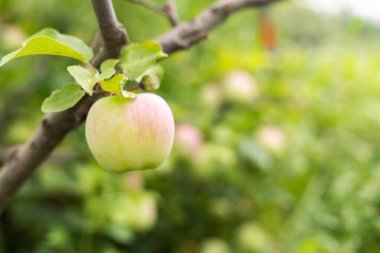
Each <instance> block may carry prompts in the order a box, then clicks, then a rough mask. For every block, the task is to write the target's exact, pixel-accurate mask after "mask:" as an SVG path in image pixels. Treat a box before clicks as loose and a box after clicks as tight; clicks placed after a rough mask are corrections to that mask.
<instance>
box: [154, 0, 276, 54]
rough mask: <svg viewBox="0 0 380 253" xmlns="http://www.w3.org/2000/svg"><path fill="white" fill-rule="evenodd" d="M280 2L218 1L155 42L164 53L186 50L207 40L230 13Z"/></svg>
mask: <svg viewBox="0 0 380 253" xmlns="http://www.w3.org/2000/svg"><path fill="white" fill-rule="evenodd" d="M277 1H280V0H219V1H217V2H216V3H215V4H213V5H211V6H210V7H208V8H207V9H205V10H204V11H203V12H201V13H200V14H199V15H198V16H197V17H196V18H195V19H194V20H192V21H190V22H187V23H183V24H180V25H179V26H177V27H175V28H174V29H173V30H171V31H169V32H167V33H165V34H163V35H162V36H160V37H159V38H156V39H155V41H156V42H158V43H159V44H160V45H161V47H162V48H163V50H164V51H165V52H166V53H172V52H174V51H177V50H180V49H187V48H189V47H190V46H192V45H193V44H195V43H197V42H199V41H201V40H203V39H205V38H207V35H208V32H209V31H210V30H212V29H213V28H215V27H216V26H217V25H219V24H220V23H222V22H223V21H224V20H226V19H227V18H228V17H229V16H230V15H231V14H232V13H234V12H236V11H238V10H241V9H243V8H247V7H254V6H264V5H267V4H270V3H273V2H277Z"/></svg>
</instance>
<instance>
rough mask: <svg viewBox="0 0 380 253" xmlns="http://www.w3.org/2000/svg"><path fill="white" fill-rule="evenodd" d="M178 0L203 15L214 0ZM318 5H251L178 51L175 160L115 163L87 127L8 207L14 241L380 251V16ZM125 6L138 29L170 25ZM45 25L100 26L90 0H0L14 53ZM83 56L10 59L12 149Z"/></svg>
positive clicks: (10, 248) (0, 27)
mask: <svg viewBox="0 0 380 253" xmlns="http://www.w3.org/2000/svg"><path fill="white" fill-rule="evenodd" d="M157 2H158V3H159V2H160V1H157ZM161 2H162V1H161ZM177 2H178V8H179V13H180V16H181V19H182V20H190V19H191V18H192V17H194V16H195V15H196V14H197V13H198V12H199V11H201V10H202V9H203V8H204V7H206V6H207V5H208V4H210V3H212V2H213V1H210V0H202V1H200V0H197V1H192V0H178V1H177ZM316 2H318V1H317V0H315V1H308V3H309V5H307V4H305V3H304V2H301V1H290V0H288V1H283V2H282V3H279V4H276V5H273V6H271V7H270V8H267V9H266V10H257V9H255V10H253V9H251V10H246V11H242V12H240V13H238V14H236V15H234V16H233V17H231V18H230V19H228V20H227V22H225V23H224V24H223V25H222V26H220V27H218V28H217V29H216V30H215V31H213V32H212V33H210V35H209V38H208V40H207V41H205V42H202V43H200V44H198V45H196V46H194V47H193V48H191V49H190V50H187V51H182V52H178V53H175V54H174V55H172V56H170V57H169V58H168V59H166V60H165V61H162V65H163V67H164V68H165V77H164V80H163V84H162V87H161V88H160V90H159V91H158V93H159V94H160V95H161V96H162V97H163V98H164V99H165V100H166V101H167V102H168V103H169V104H170V106H171V108H172V110H173V113H174V115H175V119H176V126H177V129H176V141H175V145H174V149H173V152H172V154H171V156H170V158H169V159H168V160H167V161H166V162H165V164H164V165H163V166H161V167H160V168H158V169H155V170H149V171H140V172H131V173H126V174H123V175H114V174H110V173H108V172H106V171H104V170H103V169H101V168H100V167H99V166H98V165H97V164H96V163H95V161H94V159H93V157H92V155H91V154H90V152H89V150H88V147H87V144H86V140H85V137H84V127H83V125H82V126H81V127H80V128H79V129H76V130H75V131H73V132H71V133H70V134H69V135H68V136H67V138H66V139H65V141H64V142H63V143H62V144H61V145H60V146H59V148H57V149H56V150H55V151H54V153H53V154H52V156H51V157H50V159H49V160H47V161H46V162H45V163H44V164H43V165H42V166H41V168H40V169H39V170H38V171H37V172H36V173H35V174H34V175H33V177H32V178H30V180H29V181H28V182H27V183H26V184H25V185H24V187H23V188H22V189H21V191H20V192H19V193H18V195H17V196H16V198H14V199H13V201H12V203H11V205H10V206H9V208H8V209H7V210H6V212H5V213H4V215H3V216H2V217H1V218H0V252H1V253H8V252H12V253H19V252H20V253H21V252H38V253H45V252H46V253H48V252H81V253H91V252H102V253H103V252H105V253H116V252H133V253H145V252H157V253H164V252H174V253H193V252H194V253H195V252H199V253H233V252H236V253H336V252H342V253H354V252H361V253H374V252H380V131H379V128H380V116H379V115H380V57H379V52H380V27H379V25H378V24H376V22H375V21H374V20H367V19H365V18H363V17H358V16H353V15H351V14H352V13H355V12H353V11H352V9H351V10H349V9H343V11H341V12H339V13H335V14H332V13H331V12H321V11H320V9H318V10H319V11H317V12H316V11H315V10H313V9H311V8H310V5H313V4H310V3H314V4H316ZM324 2H326V1H324ZM330 2H334V1H330ZM114 4H115V7H116V9H117V14H118V17H119V19H120V21H121V22H122V23H123V24H124V25H125V26H126V28H127V29H128V31H129V35H130V37H131V39H132V40H133V41H144V40H146V39H151V38H155V37H157V36H159V35H160V34H162V33H163V32H165V31H167V30H168V29H170V26H169V23H168V21H167V20H165V19H164V18H163V17H161V16H159V15H157V14H154V13H152V12H150V11H148V10H146V9H144V8H143V7H141V6H137V5H134V4H130V3H128V2H127V1H125V0H124V1H123V0H117V1H114ZM363 4H364V5H365V4H366V3H363ZM367 4H368V1H367ZM354 9H355V8H354ZM378 10H380V9H378ZM379 12H380V11H379ZM379 14H380V13H379ZM379 16H380V15H379ZM44 27H53V28H55V29H57V30H59V31H60V32H62V33H67V34H72V35H75V36H78V37H80V38H82V39H83V40H84V41H86V42H87V43H91V40H92V39H93V38H94V34H95V33H96V31H97V24H96V22H95V17H94V14H93V12H92V10H91V3H90V1H77V0H66V1H58V0H33V1H32V0H23V1H13V0H0V55H5V54H7V53H8V52H10V51H12V50H14V49H17V48H18V47H19V46H20V43H21V41H23V40H24V39H25V38H26V37H27V36H30V35H31V34H33V33H35V32H37V31H38V30H40V29H42V28H44ZM72 63H73V62H72V61H70V60H68V59H65V58H56V57H46V56H36V57H29V58H23V59H20V60H17V61H15V62H12V63H10V64H7V65H6V66H4V67H2V68H1V69H0V94H1V95H0V133H1V134H0V152H1V151H4V150H5V148H6V147H8V146H13V145H17V144H20V143H23V142H25V141H26V140H28V138H29V137H30V136H31V135H32V133H33V132H34V130H35V129H36V127H37V126H38V124H39V122H40V120H41V117H42V116H43V115H42V113H41V111H40V105H41V103H42V101H43V99H44V98H45V97H46V96H48V95H49V94H50V92H51V91H52V90H54V89H56V88H58V87H61V86H62V85H63V84H65V83H66V82H70V81H71V77H70V76H69V75H68V73H67V72H66V71H65V68H66V67H67V66H68V65H69V64H72ZM0 163H1V162H0Z"/></svg>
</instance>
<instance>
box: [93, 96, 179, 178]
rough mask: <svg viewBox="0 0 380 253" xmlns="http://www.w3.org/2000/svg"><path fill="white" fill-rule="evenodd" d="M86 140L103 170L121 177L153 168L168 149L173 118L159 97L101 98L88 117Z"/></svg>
mask: <svg viewBox="0 0 380 253" xmlns="http://www.w3.org/2000/svg"><path fill="white" fill-rule="evenodd" d="M86 139H87V143H88V146H89V148H90V150H91V152H92V154H93V155H94V157H95V159H96V161H97V162H98V163H99V164H100V166H102V167H103V168H104V169H106V170H110V171H112V172H116V173H122V172H125V171H130V170H143V169H151V168H156V167H158V166H159V165H160V164H161V163H162V162H163V161H164V160H165V159H166V157H167V156H168V155H169V153H170V151H171V149H172V145H173V140H174V119H173V114H172V112H171V110H170V108H169V106H168V104H167V103H166V102H165V101H164V100H163V99H162V98H161V97H159V96H157V95H155V94H151V93H144V94H139V95H137V97H136V98H134V99H131V98H124V97H122V96H110V97H106V98H102V99H100V100H99V101H97V102H96V103H95V104H94V105H93V106H92V107H91V109H90V111H89V113H88V116H87V122H86Z"/></svg>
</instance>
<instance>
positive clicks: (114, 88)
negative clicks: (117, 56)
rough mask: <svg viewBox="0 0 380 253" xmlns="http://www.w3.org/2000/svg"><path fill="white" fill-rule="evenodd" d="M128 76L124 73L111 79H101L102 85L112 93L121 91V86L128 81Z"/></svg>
mask: <svg viewBox="0 0 380 253" xmlns="http://www.w3.org/2000/svg"><path fill="white" fill-rule="evenodd" d="M127 80H128V79H127V77H126V76H125V75H124V74H117V75H115V76H113V77H112V78H111V79H109V80H103V81H100V86H101V87H102V89H103V90H104V91H108V92H111V93H116V92H119V93H120V92H121V88H122V87H123V86H124V84H125V82H126V81H127Z"/></svg>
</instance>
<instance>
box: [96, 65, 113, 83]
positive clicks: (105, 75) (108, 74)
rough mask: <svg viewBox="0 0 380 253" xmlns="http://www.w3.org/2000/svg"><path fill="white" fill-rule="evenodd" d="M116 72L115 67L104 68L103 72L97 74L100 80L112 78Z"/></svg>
mask: <svg viewBox="0 0 380 253" xmlns="http://www.w3.org/2000/svg"><path fill="white" fill-rule="evenodd" d="M114 74H115V69H113V68H108V69H106V70H104V71H103V72H102V73H101V74H99V75H98V76H97V78H98V80H105V79H108V78H110V77H111V76H113V75H114Z"/></svg>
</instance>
